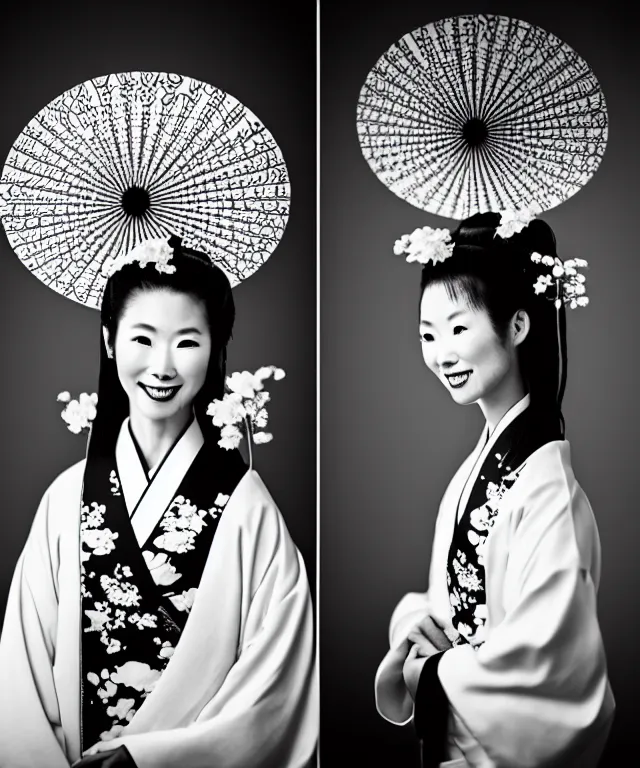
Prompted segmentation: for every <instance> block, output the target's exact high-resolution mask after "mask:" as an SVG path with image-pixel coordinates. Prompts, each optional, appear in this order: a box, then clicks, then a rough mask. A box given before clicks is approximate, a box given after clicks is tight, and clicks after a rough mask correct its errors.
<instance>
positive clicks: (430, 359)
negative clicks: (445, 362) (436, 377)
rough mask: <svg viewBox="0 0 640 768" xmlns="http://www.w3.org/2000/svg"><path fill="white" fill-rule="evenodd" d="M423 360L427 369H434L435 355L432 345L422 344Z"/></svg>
mask: <svg viewBox="0 0 640 768" xmlns="http://www.w3.org/2000/svg"><path fill="white" fill-rule="evenodd" d="M422 359H423V360H424V364H425V365H426V366H427V368H429V369H430V370H433V369H434V366H435V354H434V351H433V348H432V347H431V345H429V344H426V343H425V342H422Z"/></svg>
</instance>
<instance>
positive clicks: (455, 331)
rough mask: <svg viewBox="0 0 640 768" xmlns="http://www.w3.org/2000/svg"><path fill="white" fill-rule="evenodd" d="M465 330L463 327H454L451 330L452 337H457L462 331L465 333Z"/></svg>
mask: <svg viewBox="0 0 640 768" xmlns="http://www.w3.org/2000/svg"><path fill="white" fill-rule="evenodd" d="M466 330H467V329H466V328H465V327H464V325H456V326H454V328H453V335H454V336H458V335H459V334H461V333H462V331H466Z"/></svg>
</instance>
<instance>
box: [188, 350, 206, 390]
mask: <svg viewBox="0 0 640 768" xmlns="http://www.w3.org/2000/svg"><path fill="white" fill-rule="evenodd" d="M209 357H210V353H209V350H208V349H203V350H202V351H200V350H198V352H197V354H194V355H192V356H191V357H190V358H189V359H188V360H186V361H185V363H184V366H183V375H184V376H188V377H189V379H191V380H192V382H193V384H194V385H197V386H198V387H201V386H202V384H203V383H204V380H205V378H206V376H207V368H208V367H209Z"/></svg>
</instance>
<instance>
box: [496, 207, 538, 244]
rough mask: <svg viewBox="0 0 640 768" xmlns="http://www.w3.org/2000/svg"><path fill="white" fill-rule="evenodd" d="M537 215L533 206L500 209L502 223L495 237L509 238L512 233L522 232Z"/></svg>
mask: <svg viewBox="0 0 640 768" xmlns="http://www.w3.org/2000/svg"><path fill="white" fill-rule="evenodd" d="M535 217H536V211H534V210H533V209H532V208H521V209H520V210H517V211H500V224H499V226H498V228H497V229H496V234H495V237H501V238H502V239H503V240H508V239H509V238H510V237H511V236H512V235H515V234H517V233H518V232H522V230H523V229H524V228H525V227H527V226H528V225H529V224H531V222H532V221H533V220H534V219H535Z"/></svg>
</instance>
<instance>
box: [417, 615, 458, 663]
mask: <svg viewBox="0 0 640 768" xmlns="http://www.w3.org/2000/svg"><path fill="white" fill-rule="evenodd" d="M407 640H409V642H410V643H412V644H413V645H415V646H417V647H418V656H426V657H429V656H433V654H434V653H438V652H439V651H446V650H448V649H449V648H452V647H453V646H452V644H451V641H450V640H449V638H448V637H447V636H446V635H445V633H444V632H443V631H442V627H440V626H439V625H438V624H436V622H435V621H434V620H433V619H432V618H431V616H425V617H424V619H422V620H421V621H419V622H418V623H417V624H416V625H415V627H414V628H413V629H412V630H411V632H409V634H408V635H407Z"/></svg>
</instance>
